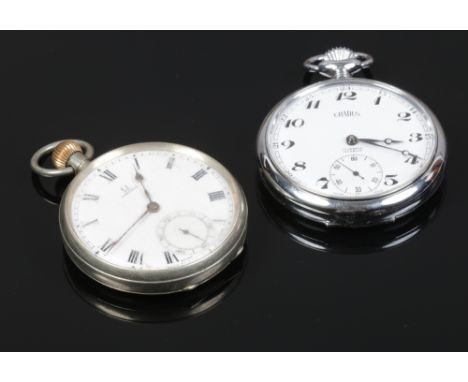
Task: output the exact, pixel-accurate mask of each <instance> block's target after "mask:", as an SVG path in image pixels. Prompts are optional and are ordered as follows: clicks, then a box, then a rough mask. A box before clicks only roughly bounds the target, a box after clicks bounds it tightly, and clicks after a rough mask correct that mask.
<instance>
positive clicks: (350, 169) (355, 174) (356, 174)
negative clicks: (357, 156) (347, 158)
mask: <svg viewBox="0 0 468 382" xmlns="http://www.w3.org/2000/svg"><path fill="white" fill-rule="evenodd" d="M337 162H338V163H339V164H340V165H342V166H343V167H344V168H346V169H348V170H349V171H351V172H352V173H353V175H354V176H358V177H360V178H361V179H362V180H364V177H363V176H362V175H361V174H359V171H355V170H353V169H352V168H350V167H348V166H346V165H345V164H344V163H342V162H340V161H337Z"/></svg>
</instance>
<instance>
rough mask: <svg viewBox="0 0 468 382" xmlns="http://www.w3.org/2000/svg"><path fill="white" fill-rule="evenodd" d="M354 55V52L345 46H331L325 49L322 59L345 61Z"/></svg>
mask: <svg viewBox="0 0 468 382" xmlns="http://www.w3.org/2000/svg"><path fill="white" fill-rule="evenodd" d="M355 57H356V54H355V53H354V52H353V51H352V50H351V49H348V48H345V47H336V48H332V49H329V50H327V51H326V52H325V54H324V59H325V60H326V61H345V60H349V59H353V58H355Z"/></svg>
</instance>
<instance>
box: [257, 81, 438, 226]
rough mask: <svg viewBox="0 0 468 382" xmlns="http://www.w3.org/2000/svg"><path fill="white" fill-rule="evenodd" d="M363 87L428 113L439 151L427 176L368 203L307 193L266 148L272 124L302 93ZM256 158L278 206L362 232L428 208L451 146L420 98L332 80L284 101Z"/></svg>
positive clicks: (262, 136) (268, 123) (267, 121)
mask: <svg viewBox="0 0 468 382" xmlns="http://www.w3.org/2000/svg"><path fill="white" fill-rule="evenodd" d="M340 84H342V85H347V84H361V85H371V86H372V85H374V86H379V87H382V88H384V89H386V90H388V91H391V92H394V93H396V94H398V95H399V96H401V97H403V98H405V99H406V100H408V101H409V102H411V103H414V104H415V105H417V106H418V107H419V108H420V109H421V110H422V111H423V113H424V115H425V116H426V119H427V123H428V124H431V125H432V126H433V127H434V131H435V132H436V138H435V139H436V142H435V150H434V155H433V157H432V159H431V160H430V161H429V164H428V166H427V167H426V169H425V170H424V172H423V173H422V174H421V175H420V176H419V177H418V178H417V179H415V180H414V182H413V183H411V184H409V185H407V186H406V187H404V188H402V189H399V190H397V191H395V192H393V193H390V194H387V195H383V196H379V197H374V198H373V197H369V198H366V199H351V198H349V199H346V198H332V197H324V196H321V195H319V194H316V193H313V192H311V191H308V190H305V189H304V188H302V187H301V186H299V185H298V184H297V183H296V182H295V181H294V180H293V179H291V178H290V177H289V176H288V175H287V174H286V173H285V172H283V171H282V170H281V169H280V168H279V167H278V166H276V165H275V163H274V161H273V160H272V157H271V155H270V152H269V148H268V142H267V139H268V129H269V127H270V126H272V125H274V124H275V122H276V119H277V118H278V116H279V114H280V111H281V110H283V109H284V108H285V107H286V106H287V105H288V104H290V103H292V102H294V101H295V100H296V99H298V98H300V97H301V96H302V95H303V94H304V93H310V92H312V91H316V90H319V89H321V88H323V87H326V86H330V85H340ZM257 155H258V160H259V165H260V174H261V177H262V179H263V180H264V181H265V183H266V185H267V186H268V187H267V188H268V189H269V190H271V191H272V194H273V195H274V196H275V197H276V198H277V199H278V201H279V202H281V203H282V204H284V205H285V206H286V207H287V208H289V209H290V210H292V211H293V212H295V213H297V214H299V215H301V216H303V217H305V218H307V219H311V220H314V221H317V222H319V223H323V224H325V225H328V226H346V227H362V226H369V225H375V224H381V223H387V222H393V221H395V220H396V219H398V218H400V217H402V216H404V215H406V214H408V213H410V212H411V211H413V210H414V209H415V208H417V207H418V206H419V205H421V204H422V203H424V202H425V201H426V200H427V199H428V198H429V197H430V196H431V195H432V194H433V193H434V192H435V191H436V189H437V188H438V186H439V185H440V183H441V181H442V178H443V174H444V171H445V165H446V160H447V158H446V155H447V147H446V140H445V136H444V132H443V130H442V127H441V125H440V123H439V121H438V120H437V118H436V117H435V115H434V114H433V113H432V112H431V110H430V109H429V108H428V107H427V106H426V105H424V103H422V102H421V101H420V100H418V99H417V98H416V97H414V96H412V95H410V94H409V93H407V92H405V91H403V90H401V89H399V88H396V87H394V86H392V85H389V84H386V83H383V82H380V81H375V80H369V79H363V78H350V77H346V78H339V79H330V80H325V81H321V82H318V83H315V84H313V85H309V86H307V87H305V88H302V89H300V90H298V91H296V92H294V93H293V94H291V95H289V96H287V97H286V98H284V99H283V100H282V101H280V102H279V103H278V104H277V105H276V106H275V107H274V108H273V109H272V110H271V111H270V113H269V114H268V115H267V117H266V119H265V120H264V121H263V123H262V126H261V128H260V131H259V134H258V139H257Z"/></svg>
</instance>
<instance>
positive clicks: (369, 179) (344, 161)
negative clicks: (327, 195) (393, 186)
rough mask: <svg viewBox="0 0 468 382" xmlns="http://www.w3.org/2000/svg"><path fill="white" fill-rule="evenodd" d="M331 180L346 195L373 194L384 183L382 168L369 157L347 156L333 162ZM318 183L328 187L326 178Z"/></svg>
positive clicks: (359, 155)
mask: <svg viewBox="0 0 468 382" xmlns="http://www.w3.org/2000/svg"><path fill="white" fill-rule="evenodd" d="M330 180H331V181H332V182H333V184H334V185H335V186H336V187H337V188H338V189H339V190H340V191H341V192H343V193H344V194H348V195H359V194H361V193H363V192H366V191H367V192H372V191H373V190H375V189H376V188H377V187H378V186H379V184H380V182H381V181H382V167H380V165H379V164H378V163H377V162H376V161H375V160H373V159H372V158H370V157H368V156H367V155H361V154H351V155H346V156H344V157H341V158H340V159H337V160H336V161H335V162H333V164H332V166H331V168H330ZM318 182H321V183H322V187H323V186H325V185H327V186H328V180H327V179H326V178H325V179H322V180H319V181H318Z"/></svg>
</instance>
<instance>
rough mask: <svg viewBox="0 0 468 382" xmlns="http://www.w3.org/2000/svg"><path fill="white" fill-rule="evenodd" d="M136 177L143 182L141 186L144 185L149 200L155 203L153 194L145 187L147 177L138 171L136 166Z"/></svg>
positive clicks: (139, 181)
mask: <svg viewBox="0 0 468 382" xmlns="http://www.w3.org/2000/svg"><path fill="white" fill-rule="evenodd" d="M135 179H136V181H137V182H138V183H140V184H141V187H143V191H144V192H145V195H146V197H147V198H148V201H149V202H150V203H155V201H154V200H153V199H152V198H151V195H150V193H149V192H148V189H147V188H146V187H145V183H144V180H145V178H144V177H143V175H141V173H140V172H139V171H138V169H137V168H136V167H135Z"/></svg>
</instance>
